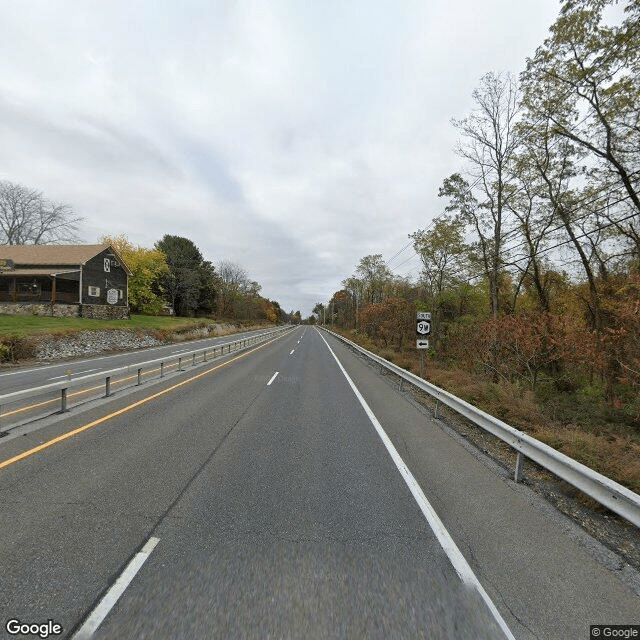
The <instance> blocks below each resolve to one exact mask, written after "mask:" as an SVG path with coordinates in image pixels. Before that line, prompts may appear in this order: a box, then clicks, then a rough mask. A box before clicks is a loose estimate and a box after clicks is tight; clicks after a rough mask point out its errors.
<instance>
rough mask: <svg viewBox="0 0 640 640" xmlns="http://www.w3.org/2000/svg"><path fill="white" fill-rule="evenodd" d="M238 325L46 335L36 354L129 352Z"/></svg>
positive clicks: (49, 356) (222, 332)
mask: <svg viewBox="0 0 640 640" xmlns="http://www.w3.org/2000/svg"><path fill="white" fill-rule="evenodd" d="M236 331H238V328H237V327H235V326H234V325H230V324H210V325H208V326H207V327H198V328H196V329H193V330H192V331H189V332H188V333H178V334H173V335H170V336H169V337H168V338H167V339H166V340H160V339H158V338H157V337H155V336H154V335H153V332H145V331H141V330H135V329H131V330H128V329H108V330H104V331H102V330H100V331H78V332H74V333H70V334H68V335H65V336H50V335H45V336H41V337H40V338H38V341H37V345H36V349H35V357H36V359H37V360H63V359H65V358H77V357H84V356H92V355H98V354H101V353H105V352H114V351H130V350H132V349H144V348H146V347H157V346H160V345H162V344H168V343H170V342H181V341H186V340H196V339H199V338H206V337H207V336H216V335H226V334H230V333H235V332H236Z"/></svg>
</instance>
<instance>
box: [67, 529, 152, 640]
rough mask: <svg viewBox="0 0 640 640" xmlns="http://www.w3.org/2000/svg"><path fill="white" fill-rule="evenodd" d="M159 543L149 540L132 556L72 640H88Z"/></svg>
mask: <svg viewBox="0 0 640 640" xmlns="http://www.w3.org/2000/svg"><path fill="white" fill-rule="evenodd" d="M158 542H160V538H149V540H147V543H146V544H145V545H144V547H142V549H141V550H140V551H139V552H138V553H136V555H135V556H133V558H132V560H131V562H130V563H129V564H128V565H127V566H126V568H125V570H124V571H123V572H122V574H121V575H120V577H119V578H118V579H117V580H116V581H115V582H114V583H113V585H112V587H111V589H109V591H107V593H106V594H105V596H104V598H102V600H100V602H99V603H98V606H97V607H96V608H95V609H94V610H93V611H92V612H91V615H90V616H89V617H88V618H87V619H86V620H85V622H84V624H83V625H82V626H81V627H80V629H78V631H77V632H76V634H75V635H74V636H73V640H88V638H90V637H91V636H92V635H93V634H94V633H95V631H96V629H97V628H98V627H99V626H100V624H101V623H102V621H103V620H104V619H105V618H106V617H107V614H108V613H109V611H111V609H113V605H114V604H115V603H116V602H117V601H118V598H120V596H121V595H122V594H123V593H124V591H125V589H126V588H127V587H128V586H129V583H130V582H131V581H132V580H133V579H134V577H135V575H136V573H138V571H140V567H142V565H143V564H144V563H145V562H146V560H147V558H148V557H149V556H150V555H151V552H152V551H153V550H154V549H155V546H156V545H157V544H158Z"/></svg>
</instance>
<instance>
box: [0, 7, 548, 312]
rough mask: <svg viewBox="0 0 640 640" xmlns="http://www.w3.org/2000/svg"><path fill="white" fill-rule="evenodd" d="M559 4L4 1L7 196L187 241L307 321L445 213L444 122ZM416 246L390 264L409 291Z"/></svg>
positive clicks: (1, 147)
mask: <svg viewBox="0 0 640 640" xmlns="http://www.w3.org/2000/svg"><path fill="white" fill-rule="evenodd" d="M558 8H559V4H558V2H557V0H517V1H514V0H483V1H482V2H478V1H477V0H457V1H456V2H452V1H451V0H420V1H413V0H401V1H400V2H398V1H397V0H393V1H392V0H352V1H350V0H288V1H286V0H260V1H259V0H255V1H254V0H237V1H224V0H218V1H214V0H208V1H198V0H180V2H177V1H175V0H172V1H169V0H148V1H136V0H126V1H120V0H95V1H90V0H82V1H81V0H68V1H66V2H61V1H55V0H41V1H34V0H2V2H0V179H8V180H11V181H14V182H20V183H23V184H25V185H28V186H30V187H35V188H38V189H40V190H42V191H43V192H44V193H45V195H46V196H48V197H49V198H51V199H55V200H60V201H63V202H66V203H69V204H71V205H72V206H73V208H74V209H75V211H76V212H77V213H78V214H80V215H82V216H84V217H85V219H86V222H85V224H84V225H83V227H82V229H81V237H82V239H83V240H84V241H85V242H87V243H95V242H97V239H98V237H100V236H102V235H105V234H110V235H111V234H118V233H124V234H126V235H127V236H128V238H129V239H130V240H131V241H132V242H134V243H135V244H140V245H143V246H146V247H151V246H153V243H154V242H155V241H157V240H158V239H160V238H161V237H162V236H163V235H164V234H166V233H168V234H173V235H181V236H185V237H187V238H190V239H191V240H193V241H194V242H195V243H196V245H197V246H198V247H199V249H200V250H201V252H202V253H203V255H204V257H205V258H206V259H208V260H211V261H212V262H213V263H214V264H215V263H217V262H219V261H220V260H223V259H228V260H232V261H235V262H238V263H240V264H242V265H243V266H244V267H245V269H246V270H247V271H248V272H249V274H250V276H251V278H252V279H254V280H257V281H258V282H259V283H260V284H261V285H262V287H263V289H262V294H263V295H264V296H266V297H268V298H271V299H275V300H278V301H279V302H280V304H281V305H282V307H283V308H284V309H285V310H287V311H289V310H296V309H300V310H301V312H302V314H303V316H306V315H308V314H309V313H310V312H311V309H312V308H313V306H314V304H315V302H318V301H327V300H328V299H329V297H330V296H331V294H332V293H333V292H334V291H336V290H338V289H339V288H340V281H341V280H342V279H344V278H345V277H348V276H349V275H351V274H352V273H353V272H354V270H355V267H356V265H357V263H358V262H359V260H360V258H361V257H363V256H365V255H368V254H375V253H381V254H383V256H384V257H385V258H386V259H390V258H391V257H392V256H393V255H394V254H396V253H397V252H398V251H399V250H400V249H401V248H402V247H403V246H404V245H405V244H406V243H407V241H408V238H407V235H408V234H409V233H411V232H413V231H416V230H417V229H419V228H424V227H425V226H426V225H427V224H428V223H429V221H430V220H431V219H432V218H433V217H434V216H435V215H438V214H440V213H441V212H442V206H443V203H442V202H441V201H439V199H438V197H437V192H438V187H439V185H440V184H441V182H442V180H443V178H445V177H446V176H448V175H450V174H451V173H453V172H454V171H457V170H459V169H460V167H461V165H460V161H459V159H458V158H457V157H456V156H455V154H454V153H453V146H454V143H455V140H456V132H455V129H454V128H453V127H452V126H451V124H450V119H451V118H452V117H463V116H465V115H466V114H467V113H468V112H469V110H470V109H471V106H472V101H471V92H472V91H473V89H474V88H475V87H476V86H477V85H478V81H479V79H480V77H481V76H482V75H483V74H484V73H486V72H488V71H511V72H513V73H518V72H519V71H521V70H522V68H523V66H524V63H525V58H526V57H527V56H530V55H532V54H533V53H534V51H535V48H536V47H537V46H538V45H539V44H541V43H542V41H543V39H544V38H545V37H546V34H547V31H548V28H549V26H550V25H551V24H552V23H553V21H554V20H555V18H556V15H557V12H558ZM411 254H412V251H411V249H408V250H405V251H404V252H403V253H402V254H400V255H399V256H398V257H396V258H395V259H394V260H393V261H391V263H390V264H391V266H392V267H395V268H396V269H397V271H396V272H397V273H398V274H405V273H407V272H408V273H409V274H410V275H411V274H415V273H417V271H418V268H417V267H418V264H417V263H418V261H417V259H415V258H414V259H411Z"/></svg>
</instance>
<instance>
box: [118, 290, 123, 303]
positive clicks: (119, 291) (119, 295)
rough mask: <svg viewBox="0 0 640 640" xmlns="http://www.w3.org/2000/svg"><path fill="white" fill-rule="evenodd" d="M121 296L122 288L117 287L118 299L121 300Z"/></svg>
mask: <svg viewBox="0 0 640 640" xmlns="http://www.w3.org/2000/svg"><path fill="white" fill-rule="evenodd" d="M123 297H124V294H123V293H122V289H118V299H119V300H122V298H123Z"/></svg>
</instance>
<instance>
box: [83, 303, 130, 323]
mask: <svg viewBox="0 0 640 640" xmlns="http://www.w3.org/2000/svg"><path fill="white" fill-rule="evenodd" d="M80 317H81V318H91V319H92V320H127V319H128V318H129V317H130V315H129V305H126V306H116V305H111V304H81V305H80Z"/></svg>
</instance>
